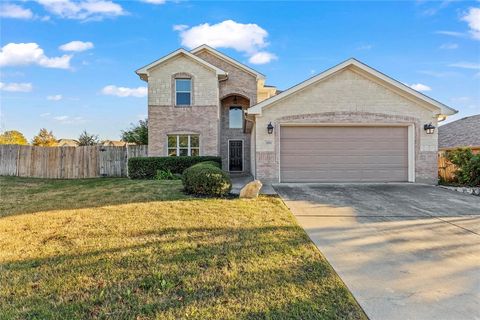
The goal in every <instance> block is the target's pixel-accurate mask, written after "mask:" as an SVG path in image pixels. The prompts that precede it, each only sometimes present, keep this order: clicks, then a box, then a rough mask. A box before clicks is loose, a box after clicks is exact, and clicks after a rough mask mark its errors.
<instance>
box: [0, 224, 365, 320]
mask: <svg viewBox="0 0 480 320" xmlns="http://www.w3.org/2000/svg"><path fill="white" fill-rule="evenodd" d="M125 240H128V241H129V243H133V244H131V245H125V246H119V247H113V248H109V249H106V250H96V251H90V252H84V253H74V254H66V255H57V256H54V257H51V258H42V259H34V260H24V261H20V262H7V263H4V264H2V265H0V269H1V270H2V272H1V274H0V280H1V283H2V284H3V286H4V289H1V290H0V292H1V295H3V297H2V296H0V301H3V302H0V309H3V310H5V312H6V315H7V316H8V315H10V316H12V317H13V318H16V317H19V318H35V317H36V318H112V319H113V318H115V319H133V318H142V319H143V318H155V317H157V318H159V319H183V318H192V319H227V318H235V319H285V318H294V319H319V318H322V319H323V318H324V319H347V318H348V319H358V318H364V315H363V313H362V311H361V309H360V308H359V307H358V305H356V303H355V302H354V300H353V298H352V297H351V296H350V294H349V292H348V290H347V289H346V288H345V287H344V286H343V284H342V283H341V281H340V280H339V279H338V277H337V276H336V274H335V272H334V271H333V270H332V268H331V267H330V266H329V264H328V263H327V262H326V261H325V260H324V259H323V258H322V257H321V256H320V254H319V253H318V252H317V251H316V250H314V249H313V245H312V243H311V242H310V240H309V239H308V237H307V236H306V235H305V233H304V232H303V231H302V230H301V229H300V228H299V227H297V226H267V227H252V228H168V229H163V230H147V231H145V232H139V233H136V234H132V235H131V236H130V237H129V239H125Z"/></svg>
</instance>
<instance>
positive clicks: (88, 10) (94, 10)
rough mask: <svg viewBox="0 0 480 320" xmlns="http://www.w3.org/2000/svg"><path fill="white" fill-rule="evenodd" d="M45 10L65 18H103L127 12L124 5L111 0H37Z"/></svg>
mask: <svg viewBox="0 0 480 320" xmlns="http://www.w3.org/2000/svg"><path fill="white" fill-rule="evenodd" d="M37 2H38V3H39V4H41V5H42V6H43V7H44V8H45V10H47V11H48V12H50V13H52V14H54V15H57V16H59V17H61V18H65V19H77V20H102V19H103V18H105V17H116V16H121V15H124V14H126V12H125V11H124V10H123V8H122V6H120V5H119V4H117V3H114V2H112V1H110V0H84V1H72V0H37Z"/></svg>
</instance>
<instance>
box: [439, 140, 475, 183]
mask: <svg viewBox="0 0 480 320" xmlns="http://www.w3.org/2000/svg"><path fill="white" fill-rule="evenodd" d="M445 156H446V157H447V159H448V161H450V162H451V163H453V164H454V165H455V166H456V167H457V169H456V171H455V182H457V183H459V184H461V185H466V186H471V187H478V186H480V154H476V155H474V154H473V152H472V150H471V149H470V148H458V149H455V150H450V151H447V152H446V154H445Z"/></svg>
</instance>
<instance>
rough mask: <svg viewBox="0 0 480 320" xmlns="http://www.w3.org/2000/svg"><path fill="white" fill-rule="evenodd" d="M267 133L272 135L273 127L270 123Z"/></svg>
mask: <svg viewBox="0 0 480 320" xmlns="http://www.w3.org/2000/svg"><path fill="white" fill-rule="evenodd" d="M267 132H268V134H272V133H273V125H272V123H271V122H270V123H269V124H268V126H267Z"/></svg>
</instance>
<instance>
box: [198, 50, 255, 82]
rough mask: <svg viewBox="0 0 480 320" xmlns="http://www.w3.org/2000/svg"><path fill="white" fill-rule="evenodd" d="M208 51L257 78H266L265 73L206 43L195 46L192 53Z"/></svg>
mask: <svg viewBox="0 0 480 320" xmlns="http://www.w3.org/2000/svg"><path fill="white" fill-rule="evenodd" d="M204 50H206V51H208V52H210V53H211V54H213V55H214V56H217V57H218V58H220V59H222V60H224V61H227V62H229V63H231V64H233V65H234V66H236V67H237V68H239V69H242V70H244V71H246V72H248V73H250V74H252V75H254V76H255V77H256V78H257V79H264V78H265V75H263V74H262V73H260V72H258V71H257V70H254V69H252V68H250V67H249V66H247V65H245V64H243V63H240V62H239V61H237V60H235V59H233V58H230V57H229V56H227V55H226V54H223V53H221V52H220V51H218V50H215V49H214V48H212V47H210V46H208V45H206V44H204V45H201V46H199V47H197V48H194V49H192V50H191V51H190V53H192V54H196V53H198V52H201V51H204Z"/></svg>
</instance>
